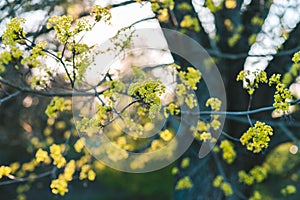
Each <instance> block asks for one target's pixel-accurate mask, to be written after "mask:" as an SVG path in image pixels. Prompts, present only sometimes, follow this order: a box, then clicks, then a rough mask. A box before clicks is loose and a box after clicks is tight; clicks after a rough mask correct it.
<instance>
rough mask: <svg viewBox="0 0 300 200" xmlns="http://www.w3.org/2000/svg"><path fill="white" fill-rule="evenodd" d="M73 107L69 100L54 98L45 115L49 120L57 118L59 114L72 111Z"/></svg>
mask: <svg viewBox="0 0 300 200" xmlns="http://www.w3.org/2000/svg"><path fill="white" fill-rule="evenodd" d="M71 105H72V103H71V100H69V99H67V100H66V99H64V98H61V97H54V98H53V99H52V101H51V102H50V103H49V105H48V106H47V108H46V111H45V113H46V115H47V116H48V117H49V118H56V117H57V116H58V113H59V112H62V111H64V110H71Z"/></svg>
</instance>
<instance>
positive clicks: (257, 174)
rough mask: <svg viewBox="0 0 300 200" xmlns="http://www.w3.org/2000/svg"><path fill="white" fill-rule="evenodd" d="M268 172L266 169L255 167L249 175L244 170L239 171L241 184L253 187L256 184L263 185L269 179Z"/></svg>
mask: <svg viewBox="0 0 300 200" xmlns="http://www.w3.org/2000/svg"><path fill="white" fill-rule="evenodd" d="M267 175H268V172H267V170H266V169H265V168H264V167H261V166H255V167H254V168H252V169H251V170H250V171H249V173H246V172H245V171H244V170H241V171H239V173H238V176H239V182H241V183H244V184H246V185H252V184H253V183H254V182H256V183H261V182H262V181H263V180H265V179H266V178H267Z"/></svg>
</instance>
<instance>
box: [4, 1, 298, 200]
mask: <svg viewBox="0 0 300 200" xmlns="http://www.w3.org/2000/svg"><path fill="white" fill-rule="evenodd" d="M137 3H138V4H140V5H141V6H145V5H147V3H149V2H147V1H125V2H123V3H120V4H114V5H108V6H106V7H101V6H93V7H92V8H91V9H90V11H87V10H88V9H82V8H80V9H79V7H77V9H75V8H76V6H78V5H80V3H79V2H76V1H75V2H74V5H73V7H72V6H69V7H68V6H66V5H65V4H64V3H62V4H61V7H62V8H63V12H64V13H67V14H72V15H61V16H56V15H53V16H50V17H49V19H47V23H46V24H43V25H42V26H41V28H40V29H39V31H33V32H29V33H25V31H24V28H23V23H24V22H25V21H24V20H23V19H22V18H18V17H15V16H16V10H15V9H11V10H9V13H8V16H11V17H14V18H12V19H11V20H10V21H9V22H8V23H7V24H6V29H5V31H4V33H3V34H2V47H3V50H2V52H1V55H0V64H1V65H0V72H1V76H0V83H1V92H2V97H1V100H0V102H1V104H2V103H3V105H5V104H6V105H8V103H9V102H10V101H12V100H13V98H15V97H16V96H19V95H23V94H28V95H30V96H27V97H26V98H25V99H24V100H23V105H24V106H25V107H26V105H29V104H30V105H31V104H33V103H34V101H37V99H35V98H36V96H39V101H41V102H43V103H42V104H44V107H45V106H46V105H47V107H46V108H45V114H46V115H45V116H44V120H46V121H47V124H41V123H39V121H35V120H33V121H32V122H28V121H26V120H24V119H21V125H22V128H23V129H24V130H25V131H26V132H27V133H28V135H27V136H26V137H25V138H26V139H28V140H30V145H29V146H28V147H27V149H28V151H29V152H28V153H29V154H31V155H34V158H33V159H32V160H31V161H29V162H28V161H25V162H19V161H18V162H14V163H9V164H5V165H2V166H1V168H0V177H1V178H3V179H4V178H5V179H11V180H3V179H2V181H1V182H0V184H1V185H6V184H11V183H18V182H26V181H32V180H38V179H41V178H43V177H47V176H51V183H49V186H50V188H51V190H52V192H53V193H54V194H58V195H62V196H63V195H65V194H66V193H67V192H68V184H69V183H70V182H71V181H73V180H74V179H76V178H79V179H80V180H85V179H87V180H89V181H93V180H94V179H95V177H96V172H97V171H101V170H102V169H103V167H104V166H103V164H101V163H100V162H98V161H97V159H94V158H92V157H91V154H90V152H91V153H92V155H93V156H95V157H96V158H98V159H99V158H103V157H105V159H103V160H102V159H100V160H102V161H104V162H106V164H107V163H110V164H112V165H113V167H114V166H115V165H114V163H118V164H117V165H118V166H119V167H120V169H124V168H123V167H124V166H126V165H127V164H128V166H129V167H130V168H125V170H124V171H131V170H136V171H137V172H144V171H143V170H145V169H147V166H148V165H150V164H149V163H151V162H153V163H159V162H164V161H166V162H167V163H169V162H170V161H172V160H174V159H175V158H177V155H179V154H180V153H181V152H179V151H178V150H176V148H177V149H179V146H180V144H181V143H182V141H186V140H185V138H190V137H191V138H192V139H193V137H195V140H194V142H193V143H192V145H191V147H190V148H189V149H188V150H187V151H186V153H185V154H184V156H182V157H181V159H180V160H179V162H178V164H177V165H178V166H177V167H174V168H173V169H172V173H173V174H174V175H175V178H176V182H175V185H174V189H175V192H174V198H175V199H182V198H184V199H207V198H211V199H223V198H225V199H227V198H228V199H267V198H270V199H280V198H284V197H285V196H288V197H289V198H291V199H297V196H298V193H299V191H297V190H296V188H297V186H299V181H298V176H299V170H298V166H299V164H300V162H299V153H298V148H299V140H298V138H297V137H298V135H297V129H298V127H299V125H298V123H297V121H298V120H299V119H298V118H299V112H298V111H297V105H298V104H299V102H300V100H299V92H298V93H297V91H299V89H296V90H295V89H294V90H293V89H292V88H296V86H295V83H294V82H295V81H296V79H297V77H298V75H299V64H298V62H299V60H300V58H299V57H300V56H299V53H297V51H299V41H298V40H297V34H298V32H299V26H296V25H297V23H298V21H299V19H298V21H297V20H294V22H293V21H292V19H290V18H289V17H288V14H286V13H289V12H292V11H293V10H297V8H298V7H299V5H298V4H295V5H294V3H292V2H291V3H289V4H288V5H281V4H280V3H277V2H272V1H259V2H258V1H250V2H248V3H246V2H243V1H235V0H225V1H220V2H215V1H211V0H207V1H205V2H204V1H203V2H196V1H169V0H165V1H151V7H152V10H153V12H154V13H155V17H149V18H145V19H142V20H140V21H138V22H135V23H134V24H132V25H130V26H128V27H125V28H122V29H121V30H119V31H118V32H117V34H116V35H115V36H114V37H112V38H111V40H110V42H111V43H110V46H109V47H108V48H106V49H104V50H103V49H102V50H101V51H99V49H97V47H96V46H89V45H87V44H84V43H81V38H82V37H84V34H85V32H88V31H90V30H92V28H93V27H94V26H95V25H96V24H97V23H109V22H110V20H111V13H110V9H112V8H116V7H121V6H127V5H131V4H137ZM18 5H19V4H18V2H16V3H13V6H12V7H13V8H16V7H15V6H18ZM20 5H21V3H20ZM148 5H149V4H148ZM9 6H11V5H10V3H7V4H4V5H3V6H2V9H3V10H5V9H8V8H9ZM37 6H38V7H39V6H44V5H38V4H37ZM86 6H87V7H89V6H90V5H86ZM20 8H23V9H24V10H25V11H26V9H32V8H31V7H30V6H28V7H26V6H20ZM48 8H49V9H48V10H49V13H52V11H54V10H55V9H54V8H55V6H54V4H51V5H50V4H49V7H48ZM72 8H73V10H72ZM276 8H277V9H279V11H277V12H275V11H273V9H276ZM88 13H90V14H91V16H92V17H93V19H91V18H90V17H88V16H87V15H88ZM202 13H206V16H208V17H206V18H204V16H203V14H202ZM271 15H273V17H274V16H277V18H278V19H279V22H280V20H281V22H280V23H279V24H278V23H274V24H268V17H269V16H271ZM84 16H85V17H84ZM154 18H157V19H158V20H159V21H160V25H161V26H162V27H165V28H169V29H174V30H177V31H180V32H182V33H185V34H187V35H188V36H190V37H191V38H193V39H194V40H196V41H197V42H198V43H199V44H201V45H202V46H203V47H204V48H205V49H206V50H207V52H208V53H209V54H210V55H211V56H212V57H213V59H204V60H202V62H203V65H204V66H206V67H208V68H213V65H214V64H213V63H214V62H215V63H216V65H217V67H218V69H219V71H220V72H221V74H222V79H223V81H224V85H225V90H226V96H227V101H226V99H225V100H223V99H222V100H223V101H221V100H220V99H218V98H216V97H215V96H210V94H209V92H210V89H209V87H210V85H209V84H210V82H205V83H204V81H203V80H202V78H203V75H204V76H207V75H205V69H204V68H203V71H201V70H199V69H197V66H193V63H192V62H191V61H190V60H189V59H187V58H182V57H180V56H178V55H175V53H173V54H172V55H173V58H174V63H171V64H170V63H168V64H166V65H163V66H161V65H158V66H151V68H150V67H143V68H141V67H142V66H131V65H130V68H129V69H126V74H124V70H123V71H122V70H120V71H121V72H119V71H117V70H115V71H111V70H107V71H105V70H104V71H101V72H105V73H103V74H101V73H100V74H96V78H97V79H96V82H95V81H94V80H92V81H91V80H88V79H89V78H93V77H94V76H86V74H91V73H92V74H93V71H89V70H90V68H89V67H90V66H91V64H92V63H93V62H94V60H95V59H96V60H97V56H100V57H101V55H107V54H109V53H110V52H113V54H114V55H115V54H116V55H119V54H122V53H123V52H124V51H125V50H126V49H128V48H130V45H131V44H132V41H134V33H135V32H134V30H132V27H133V26H134V25H136V24H137V23H140V22H143V21H147V20H153V19H154ZM3 19H4V18H2V20H3ZM2 20H1V21H2ZM211 20H214V21H215V22H214V23H211V22H210V21H211ZM288 20H290V21H291V22H290V23H289V21H288ZM277 26H281V29H276V27H277ZM268 27H269V29H270V30H276V31H277V32H276V31H273V32H267V31H268ZM270 30H269V31H270ZM278 31H279V33H278ZM278 34H279V35H278ZM167 35H168V34H166V33H165V36H167ZM270 35H271V36H270ZM54 36H55V37H54ZM270 37H272V38H271V39H273V41H275V42H274V43H271V45H269V46H271V47H270V48H268V47H267V45H265V46H264V42H266V41H267V40H268V39H269V40H270ZM166 40H167V41H168V37H167V38H166ZM253 44H254V45H253ZM267 44H269V43H267ZM255 45H256V46H262V48H261V49H260V48H256V49H255V48H254V46H255ZM169 46H170V47H171V46H172V44H170V43H169ZM252 48H253V49H252ZM96 50H98V52H97V53H96V54H94V52H95V51H96ZM189 50H190V51H191V54H192V52H193V50H194V49H189ZM261 50H264V51H265V52H267V53H265V52H263V53H260V51H261ZM270 52H271V53H270ZM292 56H293V57H292ZM49 57H50V58H52V59H54V60H55V61H56V66H57V67H58V68H59V69H61V71H60V72H59V71H56V70H54V69H52V68H51V67H50V66H49V63H50V62H49V60H48V59H49ZM133 60H134V58H133ZM263 61H264V63H267V65H268V67H267V66H266V65H265V64H262V62H263ZM103 62H104V61H103ZM247 62H248V63H250V64H252V66H253V67H252V68H251V66H249V64H248V65H247ZM52 63H53V62H52ZM257 63H258V65H260V66H261V68H257V67H256V66H257V65H256V64H257ZM47 65H48V66H47ZM157 68H158V69H164V70H165V72H166V74H167V76H168V75H170V74H173V77H176V79H175V80H176V82H177V83H176V84H175V86H174V88H173V89H174V93H175V94H176V98H175V97H174V96H173V97H171V98H170V99H167V98H163V97H164V96H163V94H165V93H166V85H165V82H162V81H158V80H157V79H155V76H152V75H153V74H155V73H153V70H154V69H157ZM37 71H38V73H37ZM128 71H129V72H128ZM99 77H100V78H99ZM212 78H216V77H212ZM206 80H208V79H206ZM217 89H218V88H215V90H217ZM49 98H51V101H49ZM42 99H45V100H42ZM163 100H166V102H163ZM225 101H226V102H227V105H226V108H224V106H225V104H226V102H225ZM44 102H45V103H44ZM95 102H96V103H95ZM124 102H125V103H124ZM4 103H5V104H4ZM93 106H95V107H93ZM16 107H17V106H16ZM198 107H199V108H200V110H198ZM72 109H73V110H72ZM222 109H225V110H222ZM72 111H73V112H72ZM2 115H3V118H6V116H7V113H5V111H3V114H2ZM199 115H200V116H199ZM274 115H277V116H279V117H277V118H275V117H272V116H274ZM191 116H192V117H191ZM20 117H21V115H20V116H16V118H20ZM225 117H226V118H225ZM73 118H74V119H73ZM223 118H224V119H226V120H225V125H224V127H223V128H222V126H223V122H222V119H223ZM33 119H34V118H33ZM35 119H36V116H35ZM187 119H188V120H187ZM164 120H165V123H164V124H160V122H161V121H164ZM137 122H138V123H137ZM156 123H157V124H156ZM9 126H11V124H10V125H9ZM118 126H120V127H121V128H120V127H118ZM158 126H159V129H158V130H157V129H155V128H156V127H158ZM180 126H182V127H184V128H183V129H180ZM33 127H34V129H37V130H39V132H38V134H36V133H35V134H33V133H32V129H33ZM35 127H37V128H35ZM180 130H181V131H180ZM18 131H20V130H18ZM77 131H78V132H79V135H80V136H81V137H80V138H77V137H76V136H77ZM99 133H100V134H99ZM153 133H158V134H156V135H151V134H153ZM182 133H184V135H183V136H184V137H183V136H181V137H180V135H181V134H182ZM147 134H148V135H151V136H152V137H149V138H147V137H142V136H143V135H144V136H145V135H146V136H147ZM219 136H220V138H219ZM8 137H9V136H8ZM177 137H178V138H177ZM107 138H109V142H107V140H106V139H107ZM174 138H175V140H174V141H175V143H174V144H172V145H171V146H170V148H168V150H170V152H169V151H163V153H161V154H160V156H153V157H151V156H149V155H152V154H151V153H153V152H156V151H159V149H162V148H164V147H166V146H168V144H169V142H170V141H172V139H174ZM187 141H188V142H192V140H190V141H189V140H187ZM112 143H113V145H112ZM203 145H206V146H207V147H208V149H209V150H212V151H211V152H210V153H209V154H208V155H207V156H205V157H204V158H201V159H199V158H198V156H199V155H198V151H199V149H200V148H201V147H202V146H203ZM84 146H86V147H87V149H88V150H87V149H85V148H84ZM116 146H117V148H118V149H122V151H116ZM128 152H129V153H128ZM177 152H179V154H177ZM131 153H143V154H142V156H140V157H134V159H132V160H130V159H129V160H128V158H131V157H130V155H131ZM147 153H148V154H147ZM146 154H147V156H145V155H146ZM123 161H124V162H123ZM151 166H152V165H151ZM118 169H119V168H118ZM31 172H33V173H34V174H31ZM278 178H280V179H281V180H282V181H281V182H278V183H274V180H276V179H278ZM273 188H276V191H274V189H273ZM19 190H21V192H20V195H19V198H23V197H24V196H22V193H23V192H24V191H26V190H27V189H26V188H25V189H24V188H21V189H19Z"/></svg>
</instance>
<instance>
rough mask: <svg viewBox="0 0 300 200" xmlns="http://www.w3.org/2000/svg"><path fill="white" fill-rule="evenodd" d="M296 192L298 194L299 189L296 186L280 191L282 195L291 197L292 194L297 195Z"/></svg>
mask: <svg viewBox="0 0 300 200" xmlns="http://www.w3.org/2000/svg"><path fill="white" fill-rule="evenodd" d="M296 192H297V189H296V187H295V186H294V185H287V186H286V187H284V188H282V189H281V190H280V193H281V194H282V195H283V196H288V195H291V194H295V193H296Z"/></svg>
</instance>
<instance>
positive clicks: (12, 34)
mask: <svg viewBox="0 0 300 200" xmlns="http://www.w3.org/2000/svg"><path fill="white" fill-rule="evenodd" d="M24 23H25V19H24V18H12V19H11V20H10V22H9V23H7V24H6V29H5V31H4V33H3V35H2V41H3V44H5V45H9V46H16V44H17V43H22V42H23V40H24V39H23V38H24V37H25V35H26V33H25V32H24V30H23V27H22V26H21V24H24Z"/></svg>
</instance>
